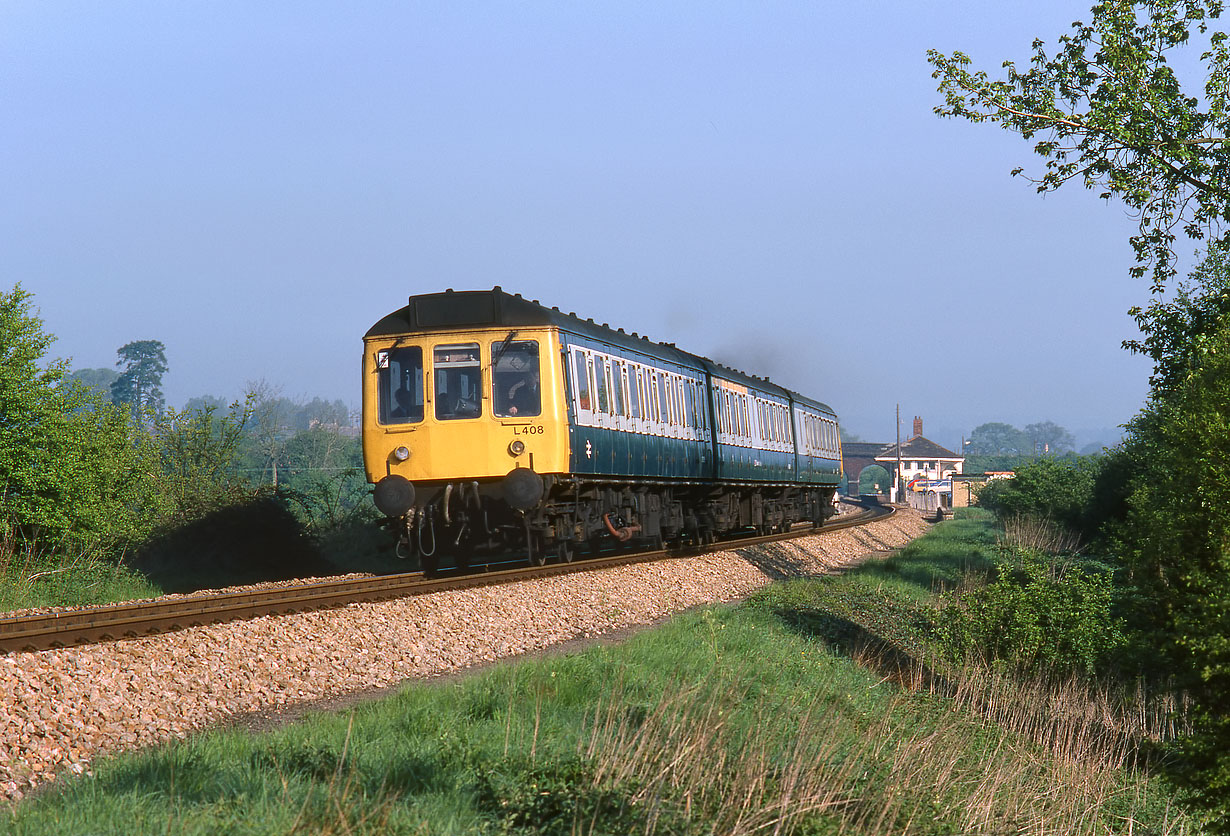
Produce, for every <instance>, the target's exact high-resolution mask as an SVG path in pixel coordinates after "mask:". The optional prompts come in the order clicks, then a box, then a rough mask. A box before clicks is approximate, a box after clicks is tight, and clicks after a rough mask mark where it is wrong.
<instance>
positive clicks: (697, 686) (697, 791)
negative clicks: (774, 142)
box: [0, 517, 1188, 834]
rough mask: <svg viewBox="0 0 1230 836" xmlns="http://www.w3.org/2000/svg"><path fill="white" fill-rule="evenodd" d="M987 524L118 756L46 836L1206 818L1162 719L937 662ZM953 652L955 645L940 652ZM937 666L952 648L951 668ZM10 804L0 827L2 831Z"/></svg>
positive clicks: (1172, 829)
mask: <svg viewBox="0 0 1230 836" xmlns="http://www.w3.org/2000/svg"><path fill="white" fill-rule="evenodd" d="M994 541H995V533H994V531H993V530H992V528H991V524H990V521H989V520H988V519H986V518H984V517H979V518H974V519H962V520H957V521H954V522H951V523H945V524H942V525H940V526H937V528H936V529H935V530H934V531H933V532H932V533H931V534H930V535H928V536H927V537H926V538H924V539H923V540H921V541H918V542H916V543H915V544H914V545H912V546H911V547H910V548H908V549H906V550H905V551H903V552H901V553H900V554H898V555H896V556H894V557H892V558H889V559H888V560H885V561H879V562H876V563H873V564H869V565H867V566H865V567H863V568H862V569H860V570H858V571H854V572H850V573H848V574H846V575H844V576H841V577H833V578H824V579H820V580H815V581H806V582H793V583H789V584H784V585H779V586H775V587H773V588H771V589H770V590H768V591H766V592H765V593H763V594H761V595H759V596H757V597H756V598H755V599H754V600H753V601H751V602H748V603H746V604H743V605H740V606H732V607H715V608H710V609H705V610H703V611H694V612H689V613H686V614H684V615H681V616H679V617H677V618H675V619H674V620H672V621H671V622H670V623H669V624H668V625H666V626H664V627H662V628H659V629H654V630H651V631H646V632H644V633H641V634H639V635H637V636H636V637H634V638H633V639H631V640H630V641H628V642H627V643H625V644H622V645H620V646H615V647H594V648H591V649H589V650H587V651H585V652H583V653H579V654H576V655H571V656H567V657H554V658H542V659H536V660H528V661H524V662H513V663H508V664H503V665H500V666H497V667H494V668H491V669H488V670H486V671H483V672H480V673H477V674H474V675H472V676H466V677H464V678H461V679H458V680H453V681H448V682H437V683H430V682H429V683H421V684H416V685H413V686H410V687H407V688H405V689H404V690H403V691H402V692H400V694H399V695H397V696H395V697H392V698H389V699H386V700H383V701H380V702H374V703H370V704H366V705H363V706H361V707H359V708H357V709H354V710H352V711H348V712H345V713H342V714H338V715H313V716H311V717H309V718H307V719H306V720H303V721H301V722H299V723H296V724H294V725H293V726H289V727H286V728H283V729H280V730H278V731H276V732H273V733H268V734H262V735H256V736H249V735H247V734H244V733H242V732H237V731H230V732H215V733H209V734H203V735H200V736H197V737H195V738H193V739H192V740H190V741H188V742H186V743H182V744H176V745H173V746H168V747H166V748H163V749H159V750H156V751H150V752H143V753H137V754H132V755H126V756H123V757H116V758H111V759H106V760H100V761H98V762H96V764H95V765H94V775H93V777H89V778H81V779H73V780H70V781H67V782H66V784H65V785H64V786H62V787H58V788H56V789H55V790H53V791H52V792H50V793H49V794H47V795H44V796H41V797H39V798H35V799H31V800H28V801H26V802H24V803H22V804H20V805H18V806H17V807H16V808H15V809H14V812H13V814H12V818H11V819H10V820H9V821H8V822H7V824H8V827H9V829H11V830H13V831H15V832H17V833H23V834H42V833H49V834H50V833H55V834H60V833H86V832H89V833H125V834H128V833H168V832H169V833H201V834H206V833H208V834H214V833H432V834H435V833H542V834H556V833H558V834H568V833H610V834H625V833H671V834H692V833H696V834H701V833H724V834H727V833H728V834H738V833H748V834H750V833H761V832H763V833H770V832H782V833H803V834H839V833H857V834H900V833H918V834H951V833H1065V834H1066V833H1076V834H1079V833H1089V834H1094V833H1098V834H1100V833H1109V832H1125V833H1126V832H1150V833H1183V832H1187V828H1188V826H1187V824H1186V820H1185V818H1184V817H1183V816H1182V814H1180V813H1177V812H1176V808H1175V806H1174V804H1173V798H1172V796H1171V795H1170V794H1169V793H1168V792H1167V790H1166V788H1165V787H1163V786H1161V785H1160V784H1159V783H1158V782H1156V781H1154V780H1151V779H1150V778H1149V777H1148V775H1147V774H1146V773H1145V772H1144V770H1143V768H1141V767H1139V766H1134V764H1137V763H1138V760H1137V758H1136V757H1135V754H1136V751H1137V744H1138V743H1139V742H1140V741H1141V740H1142V739H1145V738H1148V737H1149V736H1151V735H1152V734H1153V732H1152V731H1151V730H1150V729H1148V728H1145V727H1144V726H1145V724H1143V721H1142V720H1141V719H1139V717H1136V718H1135V719H1133V718H1132V715H1131V712H1129V711H1125V710H1123V709H1122V708H1121V707H1120V705H1121V702H1120V701H1119V700H1118V699H1112V698H1110V697H1109V696H1108V695H1107V694H1106V693H1098V692H1096V691H1094V690H1091V689H1089V688H1087V687H1085V686H1082V685H1081V684H1080V683H1079V682H1077V681H1075V680H1069V681H1061V682H1058V683H1055V682H1052V681H1049V680H1043V679H1037V680H1022V679H1017V678H1014V677H1011V676H1007V675H1003V674H1000V675H991V674H990V673H988V672H987V670H988V669H984V668H981V667H978V666H973V665H967V666H962V667H958V666H953V667H949V668H944V669H941V668H939V667H937V666H936V664H938V663H936V664H931V665H928V664H923V663H922V662H921V661H920V660H921V659H923V658H927V657H926V654H927V653H928V652H929V651H928V650H927V648H929V647H930V646H931V642H932V638H931V636H932V635H933V633H934V628H933V624H932V623H931V621H930V619H929V614H930V613H934V612H935V611H936V610H935V608H934V605H935V602H936V600H937V598H936V592H937V590H941V589H945V588H947V589H954V588H957V587H959V586H960V585H962V584H968V583H969V578H970V577H971V576H973V577H977V576H979V575H981V574H982V573H984V572H986V571H987V570H988V569H989V568H990V566H991V565H992V562H993V559H994V556H993V550H994ZM935 658H938V657H935ZM933 661H934V660H933ZM2 821H3V820H0V822H2Z"/></svg>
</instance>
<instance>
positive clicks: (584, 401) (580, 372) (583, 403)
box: [572, 351, 591, 409]
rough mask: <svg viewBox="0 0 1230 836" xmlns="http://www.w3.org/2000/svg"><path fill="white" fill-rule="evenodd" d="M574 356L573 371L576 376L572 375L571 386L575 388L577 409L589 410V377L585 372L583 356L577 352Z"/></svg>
mask: <svg viewBox="0 0 1230 836" xmlns="http://www.w3.org/2000/svg"><path fill="white" fill-rule="evenodd" d="M574 356H575V359H576V362H575V363H574V364H573V369H574V371H575V372H576V374H574V375H573V378H572V384H573V385H574V386H575V387H576V388H577V408H578V409H590V408H591V407H590V405H589V375H588V374H587V373H586V371H585V355H584V354H583V353H582V352H580V351H578V352H576V354H575V355H574Z"/></svg>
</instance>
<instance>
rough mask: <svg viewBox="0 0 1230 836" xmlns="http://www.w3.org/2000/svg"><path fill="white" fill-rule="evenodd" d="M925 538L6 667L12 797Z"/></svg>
mask: <svg viewBox="0 0 1230 836" xmlns="http://www.w3.org/2000/svg"><path fill="white" fill-rule="evenodd" d="M927 527H928V524H927V523H926V522H924V521H923V520H922V519H921V518H920V517H919V516H918V515H917V514H916V513H914V512H912V511H905V510H902V511H898V512H897V514H896V515H895V516H893V517H891V518H889V519H887V520H880V521H876V522H872V523H870V524H868V525H866V526H862V527H860V528H853V529H846V530H843V531H835V532H831V533H826V534H820V535H813V536H809V537H805V538H802V539H798V540H792V541H789V542H786V543H774V544H769V545H764V546H756V547H751V548H746V549H739V550H736V551H723V552H714V553H711V554H706V555H701V556H698V557H690V558H679V559H672V560H664V561H658V562H656V563H648V564H640V565H635V566H624V567H619V568H615V569H609V570H605V571H600V572H582V573H577V574H572V575H564V576H558V577H551V578H544V579H538V580H530V581H522V582H518V583H514V584H509V585H503V586H492V587H482V588H478V589H466V590H457V591H451V592H441V593H436V594H432V595H424V596H419V597H414V598H405V599H401V600H397V601H388V602H381V603H376V604H355V605H351V606H348V607H344V608H341V609H336V610H329V611H325V612H312V613H303V614H299V615H289V616H278V617H273V616H270V617H264V618H257V619H254V620H251V621H238V622H231V623H228V624H222V625H215V626H210V627H197V628H192V629H188V630H182V631H179V632H175V633H167V634H164V635H161V636H154V637H150V638H142V639H133V640H129V641H123V642H116V643H109V644H101V645H91V646H87V647H80V648H71V649H61V650H49V651H42V652H38V653H14V654H9V655H7V656H0V797H2V798H6V799H10V800H16V799H20V798H21V797H22V796H23V795H24V794H25V793H27V792H28V791H29V790H30V789H32V788H33V787H35V786H37V785H39V784H41V783H44V782H46V781H49V780H54V778H55V776H56V774H71V773H78V774H79V773H82V772H84V771H86V769H87V768H88V764H89V762H90V760H91V758H93V757H95V756H97V755H99V754H105V753H109V752H115V751H119V750H125V749H134V748H138V747H141V746H147V745H149V744H152V743H157V742H160V741H165V740H168V739H170V738H176V737H185V736H187V735H188V734H189V733H191V732H193V731H197V730H199V729H202V728H205V727H208V726H211V725H214V724H216V723H219V722H220V721H223V720H225V719H227V718H228V717H231V716H232V715H235V714H242V713H246V712H254V711H268V710H271V709H277V708H280V707H284V706H288V705H292V704H295V703H300V702H305V701H309V700H316V699H321V698H325V697H334V696H338V695H341V694H344V693H347V692H351V691H357V690H362V689H368V688H373V687H380V686H388V685H392V684H396V683H398V682H401V681H403V680H406V679H411V678H415V677H427V676H432V675H437V674H442V673H447V672H449V671H454V670H457V669H459V668H464V667H469V666H472V665H478V664H482V663H485V662H489V661H491V660H494V659H500V658H504V657H508V656H514V655H517V654H520V653H524V652H527V651H531V650H536V649H540V648H545V647H548V646H550V645H553V644H557V643H560V642H564V641H568V640H574V639H577V638H581V637H589V636H597V635H601V634H603V633H606V632H610V631H612V630H616V629H620V628H625V627H630V626H636V625H642V624H649V623H652V622H653V621H656V620H658V619H660V618H662V617H664V616H667V615H669V614H671V613H673V612H677V611H680V610H684V609H687V608H689V607H693V606H697V605H700V604H705V603H711V602H717V601H731V600H735V599H738V598H742V597H744V596H746V595H747V594H749V593H751V592H752V591H754V590H756V589H758V588H759V587H762V586H764V585H766V584H767V583H769V582H771V581H773V580H777V579H780V578H787V577H799V576H805V575H812V574H817V573H822V572H828V571H833V570H836V569H840V568H843V567H846V566H850V565H853V564H855V563H857V562H859V561H860V560H861V559H863V558H865V557H866V556H868V555H869V554H871V553H874V552H878V551H884V550H887V549H894V548H898V547H900V546H902V545H904V544H905V543H907V542H909V541H910V540H912V539H914V538H915V537H917V536H919V535H920V534H922V533H923V532H924V531H925V530H926V529H927Z"/></svg>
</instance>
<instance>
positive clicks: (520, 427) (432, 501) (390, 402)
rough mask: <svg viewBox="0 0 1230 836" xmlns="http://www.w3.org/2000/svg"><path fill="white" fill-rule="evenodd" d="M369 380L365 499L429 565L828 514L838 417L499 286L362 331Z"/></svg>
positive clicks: (543, 555) (416, 305)
mask: <svg viewBox="0 0 1230 836" xmlns="http://www.w3.org/2000/svg"><path fill="white" fill-rule="evenodd" d="M363 370H364V375H363V451H364V463H365V467H366V470H367V476H368V479H369V481H371V482H373V483H374V484H375V490H374V499H375V502H376V505H377V507H378V508H379V509H380V510H381V511H382V512H383V513H385V514H386V515H387V516H388V517H389V518H390V519H393V520H395V521H396V522H397V525H398V527H399V548H400V549H401V550H402V553H404V554H407V555H409V554H417V555H418V556H419V557H420V558H421V559H422V561H423V564H424V566H425V567H426V568H432V567H434V566H435V565H436V563H437V561H438V559H439V557H440V555H442V554H448V553H451V554H452V555H453V559H456V560H458V561H460V562H463V563H464V561H465V560H466V559H468V558H469V557H470V556H472V555H476V554H477V555H481V554H483V553H485V552H489V553H499V552H504V551H507V550H509V549H512V550H518V551H524V552H527V553H528V555H529V557H530V558H531V559H532V560H534V561H535V562H541V561H543V560H545V559H547V558H548V557H551V556H556V557H558V558H559V559H561V560H571V559H572V556H573V554H574V552H575V550H576V549H577V548H585V549H588V550H598V549H602V548H606V547H609V546H611V545H620V544H628V543H661V542H664V541H667V540H677V539H683V538H688V539H691V540H695V541H698V542H707V541H711V540H713V539H714V538H716V537H718V536H721V535H723V534H725V533H727V532H730V531H734V530H736V529H740V528H745V527H754V528H757V529H761V530H768V529H771V528H779V529H780V528H785V527H788V526H789V525H791V524H793V523H794V522H799V521H810V522H813V523H817V524H818V523H819V522H821V521H822V520H823V519H824V518H825V517H826V516H827V515H828V514H829V513H831V502H832V496H833V493H834V491H835V489H836V485H837V481H838V479H839V478H840V473H841V455H840V441H839V437H838V431H837V421H836V417H835V415H834V414H833V412H832V410H831V409H829V408H828V407H826V406H824V405H823V404H821V403H819V402H817V401H812V400H809V399H806V398H803V397H801V396H799V395H797V394H794V393H792V392H789V391H788V390H786V389H783V388H781V387H779V386H776V385H775V384H773V383H771V382H769V381H767V380H764V379H761V378H754V377H751V376H748V375H745V374H743V373H741V372H737V371H734V370H732V369H728V368H725V367H722V366H720V365H718V364H715V363H713V362H712V361H710V360H707V359H705V358H702V357H697V356H695V355H691V354H688V353H686V352H683V351H680V350H679V349H678V348H676V347H675V346H673V345H670V344H662V343H654V342H651V341H650V340H648V339H646V338H644V337H639V336H637V335H635V334H626V333H624V332H623V331H622V330H621V329H611V328H609V327H607V326H605V325H599V324H597V323H595V322H593V321H592V320H582V319H580V318H578V317H576V316H575V315H572V314H565V313H562V312H561V311H559V310H558V309H555V308H547V307H545V306H542V305H540V304H538V303H537V302H531V301H528V300H525V299H523V298H521V297H520V296H515V295H510V294H507V293H504V292H503V291H501V290H500V289H499V288H498V287H497V288H495V289H493V290H490V291H465V292H453V291H448V292H445V293H436V294H427V295H423V296H414V297H411V298H410V300H409V304H408V305H407V306H406V307H405V308H402V309H400V310H398V311H395V312H393V313H392V314H390V315H388V316H386V317H385V318H384V319H382V320H380V322H378V323H377V324H376V325H375V326H373V327H372V328H371V330H369V331H368V333H367V335H366V336H365V338H364V356H363Z"/></svg>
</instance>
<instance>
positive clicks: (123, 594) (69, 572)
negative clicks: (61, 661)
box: [0, 540, 162, 612]
mask: <svg viewBox="0 0 1230 836" xmlns="http://www.w3.org/2000/svg"><path fill="white" fill-rule="evenodd" d="M161 594H162V589H161V587H159V586H157V585H155V584H154V583H151V582H150V581H149V580H147V579H146V578H145V576H144V575H142V574H141V573H139V572H135V571H133V570H132V569H130V568H128V567H127V566H124V565H122V564H117V563H116V562H115V561H114V560H108V559H105V558H101V557H95V556H92V555H90V554H88V553H80V554H78V555H76V556H75V557H74V558H72V559H69V560H64V559H63V558H62V557H60V556H58V555H52V554H46V553H42V552H39V551H37V550H36V549H35V548H34V547H33V546H29V545H18V544H16V543H13V542H12V541H6V540H0V612H9V611H11V610H20V609H27V608H33V607H76V606H89V605H93V604H104V603H110V602H113V601H132V600H136V599H139V598H152V597H155V596H157V595H161Z"/></svg>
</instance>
